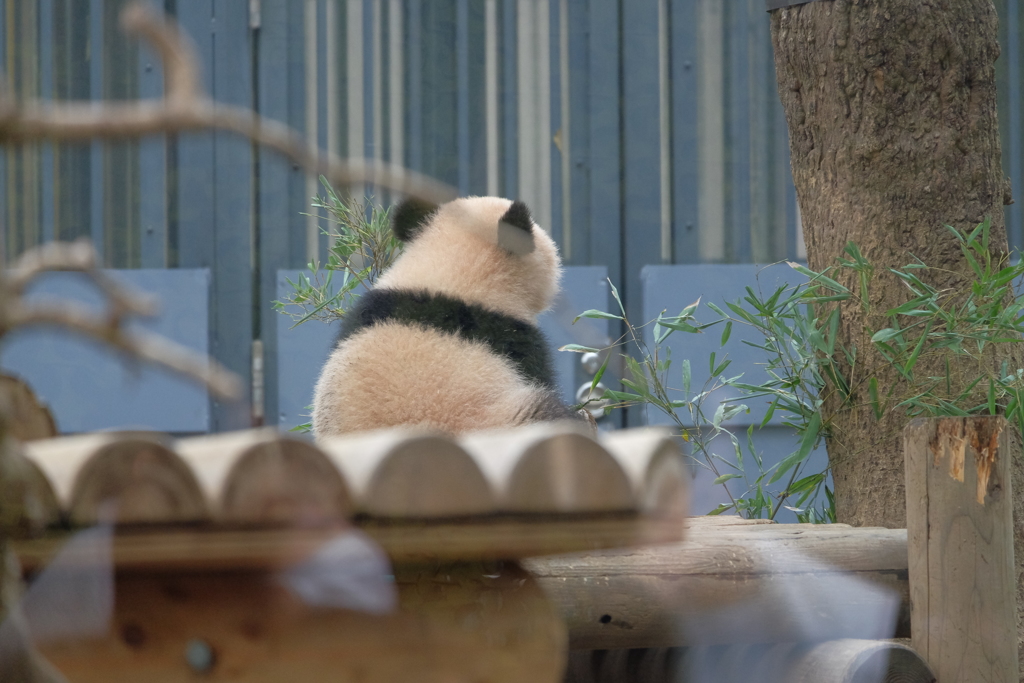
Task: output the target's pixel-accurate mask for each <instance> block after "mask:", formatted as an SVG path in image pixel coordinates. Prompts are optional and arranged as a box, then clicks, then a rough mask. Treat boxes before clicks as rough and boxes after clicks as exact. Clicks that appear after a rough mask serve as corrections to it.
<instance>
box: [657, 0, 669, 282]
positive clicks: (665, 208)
mask: <svg viewBox="0 0 1024 683" xmlns="http://www.w3.org/2000/svg"><path fill="white" fill-rule="evenodd" d="M668 27H669V9H668V0H658V124H659V134H660V136H659V137H660V140H661V148H660V154H659V161H660V162H661V163H660V174H659V177H660V179H661V261H662V263H671V262H672V140H671V120H672V86H671V72H670V67H669V33H668Z"/></svg>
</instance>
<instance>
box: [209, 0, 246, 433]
mask: <svg viewBox="0 0 1024 683" xmlns="http://www.w3.org/2000/svg"><path fill="white" fill-rule="evenodd" d="M214 7H215V17H216V32H215V33H214V43H213V47H214V51H213V78H212V79H211V80H212V82H213V84H214V89H213V96H214V99H215V100H217V101H218V102H223V103H224V104H232V105H235V106H239V107H251V106H252V101H253V100H252V57H251V55H252V52H251V45H250V42H249V38H250V33H249V6H248V4H247V3H241V2H236V1H234V0H216V1H215V3H214ZM213 149H214V177H215V181H216V184H217V186H216V194H215V199H214V211H215V215H216V224H215V230H216V242H215V260H214V263H215V264H216V268H215V270H214V272H213V302H212V308H213V321H214V322H213V353H214V355H215V357H216V358H217V359H218V360H220V361H221V362H222V363H223V364H224V365H226V366H227V367H228V368H229V369H230V370H232V371H234V372H236V373H238V374H239V375H240V376H241V377H242V378H244V379H245V380H247V381H246V386H251V382H250V381H248V380H249V378H250V377H251V370H252V339H253V317H252V316H253V301H252V294H253V286H252V270H251V263H252V222H251V218H250V217H251V206H252V205H251V202H252V182H251V179H252V146H251V145H250V143H249V141H248V140H244V139H241V138H239V137H238V136H235V135H231V134H228V133H216V134H214V141H213ZM246 398H248V397H246ZM250 426H252V416H251V413H250V412H249V410H248V406H247V405H240V404H239V405H225V404H221V403H219V402H215V403H214V428H215V429H216V430H217V431H225V430H230V429H241V428H244V427H250Z"/></svg>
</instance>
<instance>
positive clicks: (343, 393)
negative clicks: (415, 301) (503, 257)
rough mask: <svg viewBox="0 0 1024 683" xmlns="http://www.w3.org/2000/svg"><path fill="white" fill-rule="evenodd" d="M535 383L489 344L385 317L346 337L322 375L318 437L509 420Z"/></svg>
mask: <svg viewBox="0 0 1024 683" xmlns="http://www.w3.org/2000/svg"><path fill="white" fill-rule="evenodd" d="M536 392H537V387H536V385H534V384H532V383H530V382H529V381H527V380H525V379H524V378H523V377H522V375H521V374H520V373H519V372H517V370H516V367H515V364H514V363H512V362H510V361H509V360H508V359H506V358H503V357H501V356H499V355H497V354H495V353H494V352H493V350H492V349H491V348H490V347H489V346H488V345H487V344H485V343H483V342H480V341H472V340H469V339H466V338H464V337H462V336H460V335H458V334H453V333H451V332H446V331H443V330H442V329H438V328H437V327H432V326H429V325H423V324H416V323H408V322H397V321H386V322H379V323H376V324H374V325H372V326H368V327H365V328H363V329H361V330H359V331H357V332H355V333H354V334H350V335H348V336H346V337H345V338H343V339H342V340H341V341H340V342H339V343H338V346H337V347H336V348H335V350H334V351H333V353H332V354H331V356H330V358H329V359H328V361H327V364H326V365H325V366H324V371H323V373H322V374H321V376H320V379H319V381H318V382H317V387H316V396H315V400H314V407H313V410H314V414H313V424H314V427H315V430H316V434H315V435H316V437H317V438H318V439H320V438H324V437H328V436H333V435H337V434H343V433H346V432H352V431H362V430H367V429H378V428H383V427H391V426H398V425H422V426H426V427H432V428H435V429H441V430H443V431H447V432H452V433H461V432H466V431H471V430H474V429H488V428H493V427H500V426H505V425H507V424H508V423H509V419H510V415H514V414H515V413H516V412H517V411H520V410H521V406H523V405H525V404H529V403H530V402H531V401H532V399H533V395H534V394H535V393H536Z"/></svg>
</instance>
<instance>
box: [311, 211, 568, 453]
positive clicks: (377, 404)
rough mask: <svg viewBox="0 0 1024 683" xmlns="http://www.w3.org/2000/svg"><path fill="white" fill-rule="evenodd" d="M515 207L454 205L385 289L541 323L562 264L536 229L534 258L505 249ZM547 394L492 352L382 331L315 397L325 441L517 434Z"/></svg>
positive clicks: (366, 333) (347, 356)
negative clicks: (386, 434) (405, 429)
mask: <svg viewBox="0 0 1024 683" xmlns="http://www.w3.org/2000/svg"><path fill="white" fill-rule="evenodd" d="M511 204H512V202H511V201H509V200H507V199H500V198H497V197H471V198H466V199H457V200H455V201H452V202H449V203H448V204H444V205H443V206H441V207H440V209H439V210H438V211H437V213H436V214H435V215H434V216H433V217H432V218H431V219H430V222H429V225H427V226H426V227H425V228H424V230H423V232H422V233H421V234H419V235H418V236H417V237H416V238H415V239H413V240H412V241H411V242H410V243H408V244H406V245H405V249H404V251H403V253H402V255H401V256H400V257H399V259H398V260H397V261H396V262H395V264H394V265H393V266H392V267H391V268H390V269H389V270H388V271H387V272H386V273H384V274H383V275H382V276H381V277H380V279H379V280H378V281H377V285H376V286H377V287H378V288H394V289H412V290H427V291H428V292H431V293H439V294H446V295H448V296H451V297H454V298H458V299H461V300H463V301H467V302H470V303H475V304H479V305H481V306H484V307H485V308H488V309H491V310H494V311H498V312H500V313H504V314H506V315H510V316H513V317H515V318H518V319H520V320H523V321H525V322H528V323H531V324H535V323H536V319H537V316H538V315H539V314H540V313H541V312H542V311H544V310H545V309H546V308H547V307H548V306H550V305H551V302H552V300H553V299H554V297H555V295H556V294H557V292H558V283H559V280H560V278H561V262H560V259H559V257H558V249H557V247H556V246H555V243H554V242H553V241H552V240H551V238H550V237H549V236H548V235H547V234H546V233H545V232H544V231H543V230H542V229H540V228H539V227H538V226H536V225H534V226H533V231H532V232H533V236H534V249H533V251H531V252H529V253H526V254H522V255H515V254H511V253H509V252H507V251H506V250H504V249H503V248H502V247H501V246H499V245H498V244H497V239H498V221H499V219H500V218H501V216H503V215H504V214H505V212H506V211H508V209H509V207H510V206H511ZM544 393H545V390H544V389H543V388H541V387H538V386H536V385H534V384H531V383H529V382H528V381H526V380H524V379H523V378H522V377H521V376H520V375H519V374H518V373H517V372H516V370H515V367H514V366H513V364H512V363H510V362H509V361H508V360H506V359H505V358H503V357H500V356H498V355H496V354H494V352H493V351H492V350H491V349H490V347H488V346H487V345H486V344H483V343H478V342H471V341H468V340H466V339H463V338H461V337H459V336H456V335H451V334H445V333H442V332H440V331H438V330H435V329H424V328H422V327H418V326H411V325H403V324H399V323H386V324H378V325H375V326H374V327H371V328H368V329H364V330H361V331H359V332H357V333H356V334H354V335H352V336H351V337H349V338H347V339H346V340H345V341H343V342H342V343H341V344H339V345H338V347H337V348H336V349H335V350H334V351H333V353H332V354H331V356H330V357H329V358H328V360H327V363H326V364H325V365H324V368H323V370H322V373H321V375H320V379H319V380H318V381H317V385H316V390H315V395H314V401H313V434H314V436H315V437H316V438H317V439H318V440H319V439H324V438H327V437H330V436H335V435H338V434H342V433H346V432H352V431H361V430H366V429H377V428H381V427H389V426H396V425H409V424H415V425H422V426H427V427H432V428H435V429H439V430H442V431H446V432H450V433H460V432H465V431H470V430H474V429H488V428H496V427H505V426H511V425H514V424H516V421H517V419H518V416H519V415H520V414H521V413H522V412H523V411H524V409H528V408H529V407H530V406H532V405H535V404H536V402H537V401H538V398H539V397H540V396H541V395H542V394H544Z"/></svg>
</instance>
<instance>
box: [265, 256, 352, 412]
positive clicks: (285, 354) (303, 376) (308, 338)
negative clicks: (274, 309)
mask: <svg viewBox="0 0 1024 683" xmlns="http://www.w3.org/2000/svg"><path fill="white" fill-rule="evenodd" d="M303 272H305V271H301V270H279V271H277V293H276V298H277V299H279V300H283V299H286V298H288V297H289V296H290V295H291V293H292V291H293V290H292V287H291V285H289V284H288V280H289V279H291V280H292V281H294V280H296V279H297V278H298V276H299V273H303ZM272 315H273V318H271V319H269V320H268V322H269V323H272V324H273V325H274V327H275V328H276V333H277V357H276V359H273V360H274V361H275V365H270V366H268V367H267V372H268V374H269V372H271V368H272V367H275V366H276V374H277V377H276V383H277V426H278V428H280V429H291V428H292V427H295V426H296V425H300V424H302V423H304V422H309V408H308V406H309V405H310V404H312V403H313V386H314V385H315V384H316V378H317V377H318V376H319V375H320V368H321V367H322V366H323V364H324V362H325V361H326V360H327V356H328V355H329V354H330V351H331V348H332V347H333V346H334V340H335V339H336V338H337V336H338V330H337V326H335V325H326V324H324V323H320V322H316V321H310V322H307V323H303V324H302V325H299V326H298V327H292V319H291V318H289V317H288V316H286V315H282V314H280V313H275V314H272ZM264 352H265V353H266V354H267V358H268V359H270V349H267V348H265V349H264ZM269 418H270V416H269V414H268V419H269Z"/></svg>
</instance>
